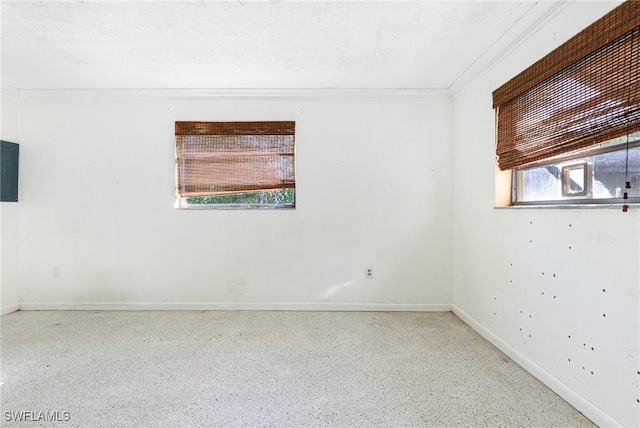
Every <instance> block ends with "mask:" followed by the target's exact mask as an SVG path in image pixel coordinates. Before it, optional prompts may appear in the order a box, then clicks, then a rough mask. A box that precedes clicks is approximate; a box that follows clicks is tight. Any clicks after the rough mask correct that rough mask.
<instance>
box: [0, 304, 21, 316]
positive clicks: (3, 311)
mask: <svg viewBox="0 0 640 428" xmlns="http://www.w3.org/2000/svg"><path fill="white" fill-rule="evenodd" d="M17 310H20V304H19V303H14V304H13V305H7V306H3V307H2V308H0V315H6V314H10V313H11V312H15V311H17Z"/></svg>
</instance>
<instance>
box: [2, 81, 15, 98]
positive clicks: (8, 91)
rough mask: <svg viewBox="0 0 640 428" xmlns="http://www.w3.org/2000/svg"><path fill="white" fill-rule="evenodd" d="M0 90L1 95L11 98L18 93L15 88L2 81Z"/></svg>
mask: <svg viewBox="0 0 640 428" xmlns="http://www.w3.org/2000/svg"><path fill="white" fill-rule="evenodd" d="M0 92H1V93H2V95H4V96H7V97H11V98H18V94H19V91H18V90H17V89H16V88H14V87H12V86H9V85H5V84H4V83H3V84H2V85H0Z"/></svg>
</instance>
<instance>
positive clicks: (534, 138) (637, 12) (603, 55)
mask: <svg viewBox="0 0 640 428" xmlns="http://www.w3.org/2000/svg"><path fill="white" fill-rule="evenodd" d="M639 70H640V1H637V0H631V1H627V2H625V3H623V4H622V5H620V6H619V7H617V8H616V9H614V10H613V11H611V12H610V13H609V14H607V15H605V16H604V17H603V18H601V19H599V20H598V21H596V22H595V23H593V24H592V25H590V26H589V27H587V28H586V29H585V30H583V31H581V32H580V33H579V34H578V35H576V36H575V37H573V38H572V39H570V40H569V41H567V42H566V43H564V44H563V45H562V46H560V47H559V48H557V49H556V50H554V51H553V52H551V53H550V54H549V55H547V56H546V57H544V58H542V59H541V60H540V61H538V62H536V63H535V64H533V65H532V66H531V67H529V68H528V69H526V70H525V71H523V72H522V73H520V74H519V75H518V76H516V77H514V78H513V79H511V80H510V81H508V82H507V83H505V84H504V85H503V86H501V87H500V88H498V89H497V90H496V91H494V92H493V106H494V108H495V109H496V121H497V146H496V155H497V157H498V165H499V167H500V169H502V170H506V169H513V168H517V167H521V166H525V165H527V164H530V163H533V162H536V161H539V160H542V159H547V158H551V157H554V156H557V155H561V154H567V153H570V152H574V151H577V150H580V149H584V148H587V147H590V146H593V145H597V144H599V143H602V142H604V141H606V140H609V139H612V138H616V137H620V136H624V135H626V134H627V133H631V132H634V131H637V130H640V79H639Z"/></svg>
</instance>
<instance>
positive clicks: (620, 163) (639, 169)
mask: <svg viewBox="0 0 640 428" xmlns="http://www.w3.org/2000/svg"><path fill="white" fill-rule="evenodd" d="M627 179H628V180H629V181H630V183H631V189H626V190H627V192H628V197H629V199H628V202H629V203H640V132H639V133H636V134H633V135H630V136H629V150H628V151H627V144H626V137H623V138H618V139H616V140H614V141H611V142H608V143H605V144H603V145H600V146H599V147H596V148H593V149H589V150H585V151H582V152H580V153H578V154H574V155H571V156H563V157H556V158H554V159H552V160H548V161H545V162H540V163H537V164H534V165H531V166H527V167H524V168H517V169H516V170H515V171H514V173H513V175H512V181H513V183H512V186H513V188H512V203H513V204H515V205H527V204H536V205H538V204H553V205H556V204H577V203H588V204H611V203H619V202H620V198H622V195H623V193H624V191H625V183H626V181H627Z"/></svg>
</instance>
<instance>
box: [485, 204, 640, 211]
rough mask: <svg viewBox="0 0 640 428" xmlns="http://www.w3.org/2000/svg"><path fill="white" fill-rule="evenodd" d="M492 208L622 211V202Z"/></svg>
mask: <svg viewBox="0 0 640 428" xmlns="http://www.w3.org/2000/svg"><path fill="white" fill-rule="evenodd" d="M627 206H628V207H629V210H638V209H640V204H628V205H627ZM493 208H494V209H500V210H503V209H517V210H521V209H525V210H526V209H616V210H620V211H622V204H549V205H544V204H536V205H534V204H532V205H508V206H494V207H493Z"/></svg>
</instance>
